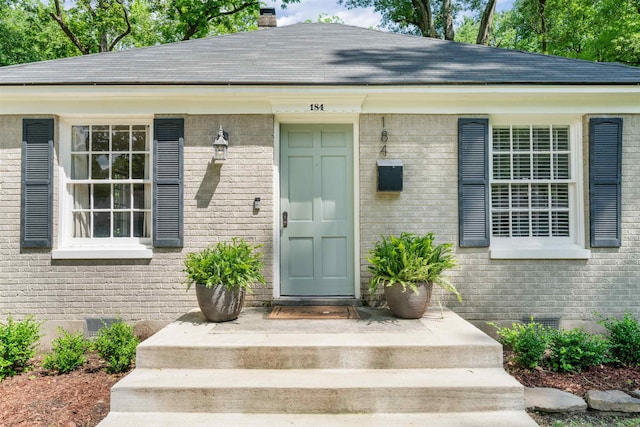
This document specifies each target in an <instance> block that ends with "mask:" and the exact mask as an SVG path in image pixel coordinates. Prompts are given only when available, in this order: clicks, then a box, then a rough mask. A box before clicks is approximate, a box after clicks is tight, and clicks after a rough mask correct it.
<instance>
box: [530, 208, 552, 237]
mask: <svg viewBox="0 0 640 427" xmlns="http://www.w3.org/2000/svg"><path fill="white" fill-rule="evenodd" d="M531 222H532V224H531V226H532V232H533V235H534V236H535V237H547V236H549V212H532V213H531Z"/></svg>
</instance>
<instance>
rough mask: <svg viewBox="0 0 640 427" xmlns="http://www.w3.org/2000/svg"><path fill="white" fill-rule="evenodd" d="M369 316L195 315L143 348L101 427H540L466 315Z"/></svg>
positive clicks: (493, 346) (491, 345)
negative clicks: (216, 318)
mask: <svg viewBox="0 0 640 427" xmlns="http://www.w3.org/2000/svg"><path fill="white" fill-rule="evenodd" d="M358 312H359V314H360V317H361V319H360V320H275V319H268V318H267V316H268V313H269V309H263V308H245V309H244V310H243V311H242V313H241V315H240V317H239V318H238V319H237V320H235V321H233V322H226V323H220V324H214V323H208V322H206V321H205V320H204V318H203V317H202V315H201V313H200V311H199V310H193V311H191V312H189V313H187V314H185V315H184V316H182V317H180V318H179V319H177V320H176V321H174V322H173V323H171V324H170V325H168V326H167V327H166V328H164V329H162V330H161V331H160V332H158V333H157V334H155V335H154V336H152V337H151V338H149V339H147V340H146V341H145V342H143V343H142V344H140V345H139V346H138V353H137V362H136V369H135V370H134V371H133V372H131V373H130V374H129V375H128V376H127V377H125V378H124V379H123V380H121V381H120V382H119V383H117V384H116V385H115V386H114V387H113V388H112V390H111V412H110V414H109V415H108V416H107V418H105V419H104V420H103V421H102V422H101V423H100V427H110V426H123V425H136V426H144V425H148V426H178V425H193V426H199V425H202V426H204V425H206V426H258V425H264V426H280V425H295V426H318V425H326V426H347V425H348V426H353V425H354V423H363V424H364V425H369V426H390V425H393V426H394V427H395V426H420V425H425V426H426V425H437V426H467V425H468V426H483V425H485V426H535V425H536V423H535V422H534V421H533V420H532V419H531V418H530V417H529V416H528V415H527V414H526V412H525V411H524V389H523V387H522V386H521V385H520V384H519V383H518V382H517V381H516V380H515V379H513V378H512V377H510V376H509V375H507V374H506V373H505V372H504V370H503V369H502V348H501V346H500V345H499V344H498V343H497V342H496V341H494V340H493V339H491V338H490V337H488V336H487V335H485V334H484V333H482V332H481V331H480V330H478V329H476V328H475V327H474V326H472V325H471V324H469V323H468V322H466V321H464V320H463V319H462V318H460V317H459V316H457V315H456V314H455V313H453V312H451V311H445V312H444V317H442V318H441V315H440V310H439V309H437V308H435V309H432V310H430V311H429V312H428V313H427V314H426V315H425V317H424V318H422V319H420V320H400V319H396V318H394V317H392V316H390V314H389V312H388V311H387V310H384V309H373V308H366V307H358Z"/></svg>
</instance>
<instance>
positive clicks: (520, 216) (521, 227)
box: [511, 212, 529, 237]
mask: <svg viewBox="0 0 640 427" xmlns="http://www.w3.org/2000/svg"><path fill="white" fill-rule="evenodd" d="M511 235H512V236H515V237H526V236H529V212H513V213H512V214H511Z"/></svg>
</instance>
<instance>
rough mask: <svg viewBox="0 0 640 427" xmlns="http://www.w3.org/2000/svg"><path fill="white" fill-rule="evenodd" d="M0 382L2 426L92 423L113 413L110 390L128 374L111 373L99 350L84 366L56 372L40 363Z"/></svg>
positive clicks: (81, 426) (71, 426)
mask: <svg viewBox="0 0 640 427" xmlns="http://www.w3.org/2000/svg"><path fill="white" fill-rule="evenodd" d="M40 363H41V358H36V359H35V360H34V370H32V371H29V372H25V373H23V374H20V375H17V376H15V377H10V378H5V379H4V380H3V381H2V382H0V426H2V427H9V426H11V427H14V426H15V427H27V426H28V427H40V426H42V427H48V426H63V427H91V426H95V425H97V424H98V423H99V422H100V421H101V420H102V419H103V418H104V417H106V416H107V414H108V413H109V397H110V395H109V390H110V389H111V386H112V385H114V384H115V383H116V382H118V381H119V380H120V379H121V378H123V377H124V376H125V375H126V374H108V373H107V372H106V371H105V370H104V367H105V364H104V362H103V361H102V360H101V359H100V358H99V357H98V356H97V355H95V354H90V355H89V356H88V362H87V364H86V365H84V366H83V367H82V368H81V369H79V370H77V371H74V372H71V373H69V374H64V375H56V374H55V373H52V372H50V371H47V370H46V369H43V368H41V367H40Z"/></svg>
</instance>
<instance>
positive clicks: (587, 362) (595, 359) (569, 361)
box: [546, 329, 610, 372]
mask: <svg viewBox="0 0 640 427" xmlns="http://www.w3.org/2000/svg"><path fill="white" fill-rule="evenodd" d="M550 337H551V339H550V341H549V356H548V359H547V360H546V363H548V364H549V367H550V368H551V370H553V371H556V372H576V371H577V372H580V371H582V369H584V368H586V367H589V366H596V365H600V364H603V363H608V362H609V361H610V358H609V344H608V342H607V340H606V339H605V338H604V337H603V336H601V335H592V334H589V333H588V332H586V331H584V330H582V329H572V330H564V329H561V330H559V331H553V332H552V333H551V334H550Z"/></svg>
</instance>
